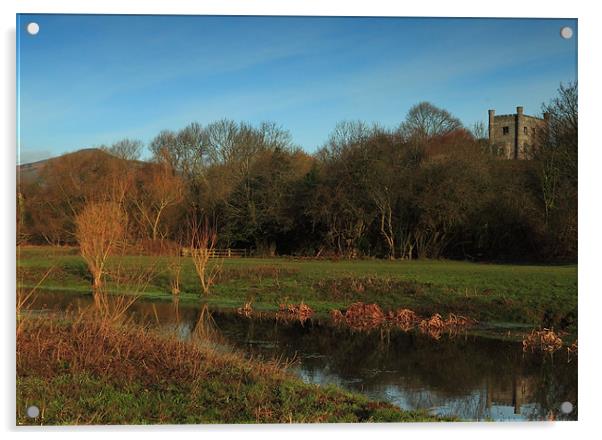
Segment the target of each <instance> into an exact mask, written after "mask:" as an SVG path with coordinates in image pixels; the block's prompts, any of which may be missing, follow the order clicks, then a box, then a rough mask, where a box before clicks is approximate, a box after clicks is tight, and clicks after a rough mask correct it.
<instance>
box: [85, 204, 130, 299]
mask: <svg viewBox="0 0 602 440" xmlns="http://www.w3.org/2000/svg"><path fill="white" fill-rule="evenodd" d="M75 225H76V231H75V235H76V238H77V241H78V243H79V247H80V252H81V255H82V258H83V259H84V260H85V262H86V264H87V265H88V270H89V271H90V274H91V275H92V279H93V282H92V287H93V289H94V291H95V292H96V291H98V290H99V289H100V288H101V286H102V279H103V275H104V274H105V272H106V264H107V259H108V257H109V255H110V254H111V252H112V251H113V250H114V249H115V247H116V246H117V245H118V243H119V242H120V241H121V240H123V238H124V236H125V232H126V225H127V215H126V213H125V212H124V211H123V209H122V208H121V206H120V205H119V204H118V203H115V202H100V203H88V204H87V205H86V206H84V208H83V210H82V211H81V212H80V213H79V214H78V215H77V216H76V218H75Z"/></svg>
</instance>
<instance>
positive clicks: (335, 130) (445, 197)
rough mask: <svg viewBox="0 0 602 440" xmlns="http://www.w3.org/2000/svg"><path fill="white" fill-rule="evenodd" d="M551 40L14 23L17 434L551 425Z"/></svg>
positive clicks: (572, 396)
mask: <svg viewBox="0 0 602 440" xmlns="http://www.w3.org/2000/svg"><path fill="white" fill-rule="evenodd" d="M577 31H578V29H577V20H576V19H570V18H567V19H560V18H556V19H530V18H516V19H495V18H409V17H407V18H404V17H296V16H176V15H173V16H169V15H165V16H161V15H76V14H40V15H36V14H19V15H17V138H18V154H17V157H18V163H17V178H18V182H17V198H16V203H17V219H16V222H17V310H16V314H17V329H16V341H17V345H16V347H17V356H16V359H17V362H16V366H17V371H16V373H17V382H16V403H17V405H16V422H17V424H18V425H40V424H43V425H65V424H67V425H72V424H78V425H89V424H93V425H114V424H134V425H136V424H207V423H221V424H231V423H290V422H293V423H330V422H335V423H339V422H353V423H355V422H430V421H433V422H435V421H447V422H454V421H531V420H535V421H547V420H576V419H577V415H578V405H577V365H578V349H577V347H578V343H577V322H578V316H577V131H578V109H577V98H578V89H577V35H578V32H577Z"/></svg>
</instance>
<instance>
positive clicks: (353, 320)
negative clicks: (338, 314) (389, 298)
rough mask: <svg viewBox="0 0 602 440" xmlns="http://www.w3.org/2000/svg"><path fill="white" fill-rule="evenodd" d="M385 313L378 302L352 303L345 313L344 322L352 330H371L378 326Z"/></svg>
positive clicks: (382, 320)
mask: <svg viewBox="0 0 602 440" xmlns="http://www.w3.org/2000/svg"><path fill="white" fill-rule="evenodd" d="M384 320H385V314H384V313H383V311H382V310H381V308H380V307H379V306H378V304H364V303H362V302H357V303H353V304H351V305H350V306H349V308H348V309H347V312H346V313H345V322H346V323H347V325H348V326H349V327H351V328H353V329H354V330H371V329H374V328H377V327H379V326H380V325H382V323H383V322H384Z"/></svg>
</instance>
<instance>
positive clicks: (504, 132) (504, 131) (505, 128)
mask: <svg viewBox="0 0 602 440" xmlns="http://www.w3.org/2000/svg"><path fill="white" fill-rule="evenodd" d="M502 133H503V134H508V133H510V127H504V128H502Z"/></svg>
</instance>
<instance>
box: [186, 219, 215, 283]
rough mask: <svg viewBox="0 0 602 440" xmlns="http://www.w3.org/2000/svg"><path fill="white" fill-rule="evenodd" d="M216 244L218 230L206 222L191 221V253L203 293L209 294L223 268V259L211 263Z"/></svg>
mask: <svg viewBox="0 0 602 440" xmlns="http://www.w3.org/2000/svg"><path fill="white" fill-rule="evenodd" d="M216 244H217V232H216V230H215V229H214V228H211V227H209V225H208V224H207V223H206V222H204V223H203V224H202V225H199V224H198V223H197V222H196V221H191V227H190V253H191V257H192V263H193V265H194V270H195V272H196V274H197V277H198V279H199V282H200V283H201V290H202V293H203V295H208V294H209V290H210V289H211V286H212V285H213V284H215V282H216V279H217V277H218V275H219V273H220V271H221V269H222V265H223V260H216V261H214V262H213V264H209V260H210V259H211V258H213V257H214V254H215V246H216Z"/></svg>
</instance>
